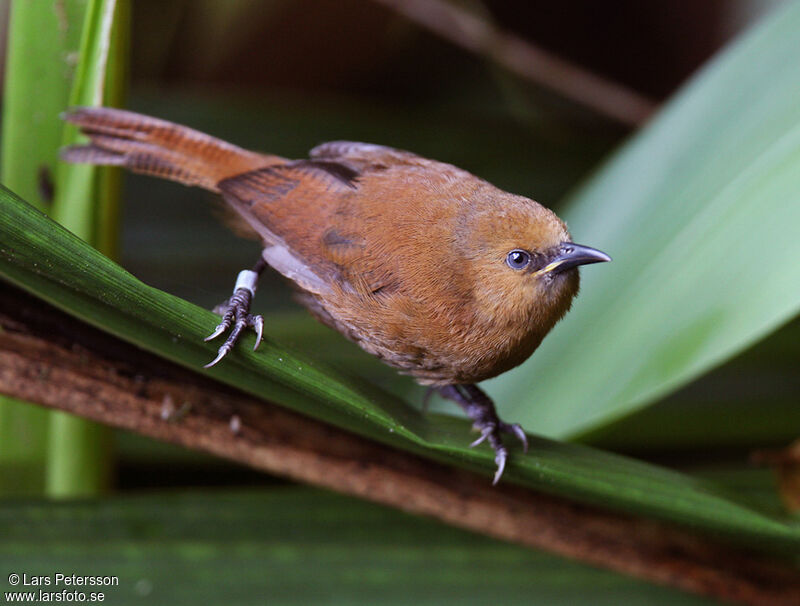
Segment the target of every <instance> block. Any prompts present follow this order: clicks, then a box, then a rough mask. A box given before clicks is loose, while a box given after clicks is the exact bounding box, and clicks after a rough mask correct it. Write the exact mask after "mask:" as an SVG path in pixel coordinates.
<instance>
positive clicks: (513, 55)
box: [373, 0, 656, 126]
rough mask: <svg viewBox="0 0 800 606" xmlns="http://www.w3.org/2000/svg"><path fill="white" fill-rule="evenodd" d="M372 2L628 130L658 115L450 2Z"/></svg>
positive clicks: (638, 99)
mask: <svg viewBox="0 0 800 606" xmlns="http://www.w3.org/2000/svg"><path fill="white" fill-rule="evenodd" d="M373 1H374V2H377V3H379V4H383V5H384V6H386V7H388V8H390V9H392V10H394V11H396V12H398V13H400V14H401V15H404V16H405V17H407V18H408V19H410V20H411V21H414V22H415V23H417V24H418V25H421V26H422V27H425V28H427V29H429V30H431V31H432V32H434V33H436V34H438V35H440V36H441V37H442V38H445V39H447V40H449V41H450V42H452V43H454V44H457V45H458V46H460V47H462V48H465V49H467V50H469V51H471V52H473V53H475V54H478V55H484V56H487V57H489V58H490V59H492V60H493V61H495V62H496V63H498V64H499V65H501V66H503V67H504V68H505V69H507V70H509V71H510V72H512V73H515V74H517V75H518V76H521V77H523V78H525V79H527V80H530V81H532V82H535V83H537V84H539V85H540V86H544V87H546V88H549V89H551V90H553V91H555V92H557V93H559V94H561V95H563V96H564V97H566V98H568V99H571V100H573V101H575V102H577V103H580V104H582V105H584V106H585V107H588V108H590V109H593V110H594V111H596V112H598V113H600V114H603V115H605V116H607V117H609V118H612V119H614V120H616V121H618V122H621V123H623V124H625V125H627V126H639V125H641V124H642V123H643V122H644V121H645V120H647V118H649V117H650V115H652V113H653V112H654V111H655V108H656V104H655V103H654V102H653V101H651V100H650V99H647V98H646V97H644V96H643V95H640V94H639V93H636V92H634V91H632V90H630V89H628V88H626V87H624V86H622V85H620V84H616V83H614V82H611V81H609V80H606V79H605V78H602V77H600V76H597V75H596V74H593V73H591V72H589V71H587V70H585V69H582V68H580V67H578V66H577V65H575V64H573V63H570V62H568V61H565V60H563V59H560V58H559V57H556V56H555V55H553V54H551V53H548V52H547V51H545V50H542V49H541V48H538V47H536V46H534V45H532V44H531V43H530V42H528V41H527V40H524V39H523V38H520V37H519V36H515V35H514V34H511V33H509V32H506V31H503V30H500V29H498V28H496V27H494V26H493V25H492V24H491V23H488V22H486V21H483V20H481V19H480V18H478V17H477V16H475V15H473V14H471V13H469V12H467V11H465V10H463V9H461V8H458V7H457V6H455V5H453V4H451V3H450V2H447V1H446V0H373Z"/></svg>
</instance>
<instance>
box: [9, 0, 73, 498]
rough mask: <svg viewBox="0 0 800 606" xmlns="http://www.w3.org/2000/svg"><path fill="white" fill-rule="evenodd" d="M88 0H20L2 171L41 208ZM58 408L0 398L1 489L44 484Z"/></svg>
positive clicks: (13, 28)
mask: <svg viewBox="0 0 800 606" xmlns="http://www.w3.org/2000/svg"><path fill="white" fill-rule="evenodd" d="M7 4H8V3H7ZM86 4H87V2H86V0H70V1H68V2H47V1H43V2H13V3H11V7H10V11H11V13H10V18H9V26H8V61H7V65H6V72H5V82H4V90H3V128H2V132H3V137H2V140H1V141H0V143H2V165H1V166H0V178H2V181H3V183H6V184H7V185H8V186H9V187H11V188H13V189H14V190H15V191H18V192H20V194H21V195H23V196H24V197H25V199H27V200H29V201H30V202H31V203H34V204H35V205H36V206H37V207H39V208H47V207H48V205H49V204H50V202H51V200H50V199H49V193H51V192H52V182H53V178H54V176H55V172H56V159H57V157H58V147H59V145H60V143H61V133H62V130H63V126H62V124H61V123H60V122H59V120H58V114H59V112H61V111H62V110H63V109H64V106H65V104H66V102H67V97H68V95H69V90H70V86H71V83H72V78H73V74H74V71H75V67H76V64H77V57H78V53H77V50H78V45H79V40H80V35H81V25H82V23H83V15H84V13H85V11H86ZM51 416H52V415H51V413H50V412H48V411H44V410H41V409H39V408H36V407H32V406H27V405H26V404H25V403H23V402H17V401H11V400H8V399H5V398H3V399H2V401H0V469H1V470H2V473H1V474H0V492H2V493H4V494H23V493H24V494H35V493H39V492H41V491H42V490H43V489H44V485H45V479H44V476H45V468H46V457H47V448H48V439H49V434H50V432H49V427H48V426H49V420H50V418H51Z"/></svg>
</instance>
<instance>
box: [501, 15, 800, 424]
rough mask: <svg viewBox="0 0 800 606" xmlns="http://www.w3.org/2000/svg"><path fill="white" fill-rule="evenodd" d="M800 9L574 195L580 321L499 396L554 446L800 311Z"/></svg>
mask: <svg viewBox="0 0 800 606" xmlns="http://www.w3.org/2000/svg"><path fill="white" fill-rule="evenodd" d="M799 28H800V5H798V4H797V3H788V4H786V5H785V7H784V9H782V10H780V11H777V12H776V13H775V14H774V15H772V17H771V18H769V19H767V20H766V21H765V22H763V23H761V24H760V25H758V26H757V27H756V28H755V29H754V30H753V31H751V32H749V33H748V34H747V35H745V36H744V37H743V38H741V39H740V40H738V41H737V42H736V43H735V44H733V46H732V47H731V48H729V49H728V50H727V51H726V52H724V53H723V54H722V55H721V56H720V57H718V58H717V59H716V60H714V61H713V62H712V63H711V64H710V65H709V66H707V67H706V68H705V69H703V70H702V71H701V73H699V74H698V75H697V76H696V77H695V78H694V79H693V81H692V82H691V83H690V84H689V85H688V86H687V87H686V88H685V89H684V90H683V92H681V93H680V94H679V95H678V96H677V97H676V98H675V99H674V100H673V101H672V102H670V103H669V105H668V107H667V108H666V109H665V110H664V111H663V113H661V114H660V115H659V116H658V117H657V118H656V119H655V120H654V121H653V122H652V124H650V125H649V126H648V127H646V128H645V129H644V130H643V131H642V132H641V133H639V134H638V135H637V136H635V137H634V138H633V140H632V141H631V142H630V143H629V144H628V145H626V146H625V147H624V148H623V149H622V150H621V151H620V152H619V153H618V154H617V155H616V156H615V157H614V158H613V159H612V161H611V162H610V163H609V164H608V165H607V166H605V167H603V168H602V169H601V170H600V171H598V173H597V174H596V176H595V177H594V178H593V179H592V180H591V181H590V182H589V183H588V184H587V185H586V186H585V187H584V188H583V189H582V190H580V191H579V192H578V193H577V194H576V195H575V196H574V197H573V199H572V203H571V205H570V206H569V209H568V212H566V218H567V219H568V222H569V225H570V229H571V232H572V234H573V236H574V237H575V240H576V241H577V242H580V243H585V244H589V245H592V246H596V247H598V248H600V249H602V250H604V251H606V252H608V253H609V254H610V255H611V256H612V257H614V262H613V263H609V264H607V265H603V266H599V267H591V268H586V269H585V270H584V271H583V285H582V291H581V294H580V295H579V297H578V299H577V301H576V304H575V306H574V310H573V311H572V312H570V314H568V316H567V318H566V319H565V320H564V322H563V324H561V325H560V326H557V327H556V328H555V330H554V331H553V334H552V335H551V336H550V337H548V338H547V339H546V340H545V342H544V344H543V346H542V347H541V349H540V351H538V352H537V353H536V354H534V356H533V357H532V359H531V360H530V361H529V362H527V363H526V364H525V365H523V366H522V367H521V368H519V369H517V370H515V371H513V372H511V373H508V374H506V375H504V376H502V377H499V378H498V379H495V380H493V381H492V382H490V383H489V384H488V386H487V387H488V389H489V391H490V393H491V394H492V395H493V396H494V397H495V398H496V400H497V401H498V402H501V403H503V405H504V409H503V413H504V415H505V416H506V418H511V419H514V420H515V421H518V422H521V423H522V424H523V425H524V426H525V427H527V428H529V429H535V430H536V431H539V432H542V433H544V434H546V435H550V436H570V435H575V434H576V433H581V432H585V431H587V430H590V429H592V428H597V427H598V426H600V425H603V424H606V423H608V422H610V421H613V420H615V419H617V418H619V417H622V416H624V415H626V414H628V413H630V412H631V411H633V410H635V409H637V408H640V407H642V406H644V405H646V404H647V403H649V402H652V401H654V400H655V399H656V398H658V397H660V396H662V395H664V394H666V393H668V392H669V391H671V390H674V389H675V388H676V387H678V386H680V385H682V384H684V383H686V382H687V381H690V380H691V379H693V378H695V377H697V376H698V375H700V374H701V373H703V372H706V371H708V370H709V369H710V368H712V367H714V366H716V365H718V364H720V363H721V362H723V361H725V360H727V359H728V358H730V357H732V356H733V355H734V354H736V353H737V352H739V351H740V350H742V349H743V348H745V347H747V346H748V345H750V344H752V343H754V342H755V341H756V340H758V339H760V338H763V337H764V336H765V335H767V334H768V333H769V332H770V331H773V330H774V329H776V328H777V327H778V326H780V325H781V324H783V323H785V322H786V321H788V320H789V319H791V318H792V317H793V316H794V315H795V314H797V312H798V308H799V307H800V263H798V258H800V238H798V233H799V232H798V226H800V103H798V99H800V61H798V60H797V44H798V39H797V31H798V29H799Z"/></svg>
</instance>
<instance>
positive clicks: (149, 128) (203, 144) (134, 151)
mask: <svg viewBox="0 0 800 606" xmlns="http://www.w3.org/2000/svg"><path fill="white" fill-rule="evenodd" d="M62 118H63V119H64V120H66V121H67V122H71V123H72V124H75V125H77V126H78V127H79V128H80V129H81V132H83V133H84V134H85V135H87V136H88V137H89V141H90V142H89V143H88V144H86V145H71V146H68V147H65V148H63V149H62V150H61V158H62V159H63V160H65V161H67V162H73V163H87V164H102V165H110V166H124V167H126V168H128V169H130V170H132V171H134V172H138V173H144V174H147V175H155V176H157V177H163V178H165V179H171V180H173V181H179V182H181V183H185V184H186V185H197V186H199V187H204V188H205V189H209V190H211V191H219V190H218V188H217V184H218V183H219V182H220V181H222V180H223V179H226V178H228V177H232V176H234V175H237V174H241V173H244V172H247V171H250V170H255V169H258V168H264V167H265V166H272V165H275V164H283V163H285V162H286V160H285V159H284V158H281V157H279V156H270V155H264V154H258V153H255V152H251V151H247V150H245V149H242V148H240V147H236V146H235V145H231V144H230V143H226V142H225V141H222V140H220V139H216V138H214V137H211V136H209V135H206V134H204V133H201V132H199V131H196V130H193V129H191V128H187V127H186V126H180V125H179V124H173V123H172V122H167V121H166V120H159V119H157V118H151V117H149V116H144V115H142V114H136V113H133V112H129V111H124V110H121V109H111V108H106V107H78V108H75V109H72V110H70V111H68V112H65V113H64V114H62Z"/></svg>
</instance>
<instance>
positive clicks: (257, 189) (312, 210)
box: [218, 159, 368, 294]
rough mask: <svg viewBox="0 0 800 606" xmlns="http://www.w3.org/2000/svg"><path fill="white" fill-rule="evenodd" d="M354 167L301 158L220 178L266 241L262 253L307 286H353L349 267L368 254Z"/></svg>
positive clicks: (222, 188) (227, 193) (321, 290)
mask: <svg viewBox="0 0 800 606" xmlns="http://www.w3.org/2000/svg"><path fill="white" fill-rule="evenodd" d="M360 176H361V174H360V173H359V172H358V171H357V170H355V169H354V168H352V167H350V166H348V165H345V164H341V163H338V162H334V161H329V160H313V159H312V160H300V161H296V162H290V163H288V164H285V165H280V166H273V167H268V168H263V169H259V170H254V171H250V172H247V173H243V174H241V175H237V176H235V177H231V178H229V179H225V180H223V181H221V182H220V183H219V184H218V187H219V190H220V192H222V194H223V196H224V198H225V200H226V201H227V202H228V203H229V204H230V205H231V206H232V207H233V208H234V209H235V210H236V211H237V212H238V213H239V214H240V215H241V216H242V217H243V218H244V219H245V220H246V221H247V222H248V223H249V225H250V227H252V228H253V229H254V230H255V231H256V232H257V233H258V234H259V235H260V236H261V238H262V240H263V241H264V243H265V245H266V246H265V250H264V253H263V256H264V258H265V260H266V261H267V262H268V263H269V264H270V265H271V266H273V267H274V268H275V269H276V270H277V271H279V272H280V273H282V274H283V275H285V276H286V277H288V278H290V279H292V280H294V281H295V282H297V283H298V285H299V286H301V287H302V288H304V289H305V290H309V291H311V292H314V293H317V294H322V293H324V292H325V291H326V290H328V289H329V288H330V286H331V285H332V284H338V285H340V286H342V287H345V288H354V285H353V284H351V280H350V279H349V277H348V276H349V274H350V271H349V270H350V268H352V266H353V265H354V264H357V261H358V258H359V257H361V256H363V255H364V251H365V247H366V235H365V234H366V231H368V229H367V226H366V222H367V221H368V219H366V217H364V215H363V213H361V212H360V210H359V209H360V206H359V200H358V194H359V183H358V178H359V177H360Z"/></svg>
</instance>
